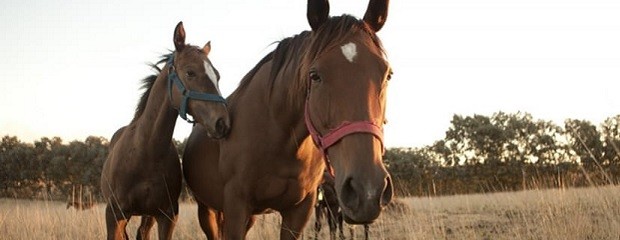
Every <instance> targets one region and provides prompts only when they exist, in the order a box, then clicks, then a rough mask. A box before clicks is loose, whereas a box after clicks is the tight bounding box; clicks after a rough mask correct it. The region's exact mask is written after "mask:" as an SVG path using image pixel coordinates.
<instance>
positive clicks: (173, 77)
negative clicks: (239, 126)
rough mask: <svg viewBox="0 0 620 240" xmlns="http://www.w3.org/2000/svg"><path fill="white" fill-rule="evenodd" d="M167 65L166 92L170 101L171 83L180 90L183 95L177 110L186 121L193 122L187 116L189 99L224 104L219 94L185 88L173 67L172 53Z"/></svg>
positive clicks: (224, 100)
mask: <svg viewBox="0 0 620 240" xmlns="http://www.w3.org/2000/svg"><path fill="white" fill-rule="evenodd" d="M168 66H169V67H170V69H169V71H168V94H169V96H170V101H172V86H173V85H174V86H176V87H177V89H179V92H181V95H182V96H183V98H182V99H181V106H179V109H178V110H179V116H181V118H183V120H185V121H187V122H188V123H195V121H194V120H190V119H188V118H187V103H188V102H189V100H190V99H196V100H201V101H210V102H219V103H223V104H226V99H224V98H223V97H222V96H220V95H217V94H211V93H202V92H196V91H192V90H188V89H187V88H185V85H183V82H181V79H179V76H178V75H177V72H176V70H175V68H174V56H173V55H171V56H170V59H169V60H168Z"/></svg>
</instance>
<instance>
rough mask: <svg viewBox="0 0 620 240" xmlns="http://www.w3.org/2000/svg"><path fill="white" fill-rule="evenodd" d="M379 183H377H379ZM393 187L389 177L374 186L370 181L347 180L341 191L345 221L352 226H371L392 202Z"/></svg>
mask: <svg viewBox="0 0 620 240" xmlns="http://www.w3.org/2000/svg"><path fill="white" fill-rule="evenodd" d="M377 182H379V181H375V182H374V183H377ZM392 196H393V186H392V179H391V177H390V176H389V175H387V176H386V177H385V178H383V179H381V180H380V184H373V182H371V181H368V179H361V178H360V179H355V178H347V179H346V180H345V181H344V183H343V185H342V187H341V191H340V199H339V200H340V203H341V207H342V210H343V213H344V217H345V221H346V222H347V223H350V224H370V223H372V222H374V221H375V220H376V219H377V218H378V217H379V214H380V213H381V210H382V209H383V207H385V206H387V204H389V203H390V202H391V201H392Z"/></svg>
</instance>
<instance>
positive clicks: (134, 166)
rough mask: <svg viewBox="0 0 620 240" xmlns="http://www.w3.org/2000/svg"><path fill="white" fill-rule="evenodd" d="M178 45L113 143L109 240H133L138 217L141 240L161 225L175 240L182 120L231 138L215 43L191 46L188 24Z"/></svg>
mask: <svg viewBox="0 0 620 240" xmlns="http://www.w3.org/2000/svg"><path fill="white" fill-rule="evenodd" d="M173 40H174V46H175V51H174V53H173V54H171V55H169V56H167V59H163V60H161V61H160V62H159V63H163V62H166V66H164V68H163V69H161V70H160V69H159V68H157V65H153V67H154V68H155V69H156V70H157V71H158V74H159V75H158V76H151V77H148V78H146V79H145V80H144V88H146V90H145V92H144V94H143V95H142V98H141V99H140V103H139V104H138V107H137V110H136V114H135V116H134V118H133V120H132V121H131V123H129V125H127V126H125V127H122V128H121V129H119V130H118V131H117V132H116V133H114V136H113V137H112V141H111V142H110V151H109V155H108V158H107V160H106V162H105V164H104V167H103V171H102V174H101V189H102V192H103V196H104V197H105V199H106V201H107V207H106V225H107V231H108V239H122V238H125V239H127V233H126V232H125V226H126V225H127V222H128V221H129V219H130V217H131V216H132V215H142V216H143V217H142V224H141V226H140V229H139V230H138V234H137V235H138V239H145V238H148V234H149V230H150V228H151V227H152V226H153V224H154V221H155V220H156V221H157V223H158V231H159V238H160V239H170V238H171V236H172V230H173V228H174V225H175V222H176V219H177V213H178V198H179V194H180V192H181V181H182V176H181V164H180V161H179V155H178V153H177V150H176V148H175V146H174V145H173V143H172V134H173V131H174V126H175V123H176V120H177V116H179V115H181V117H182V118H183V119H186V120H187V116H186V114H187V113H189V114H190V115H192V116H193V117H194V120H195V121H196V123H198V125H199V126H202V127H203V129H207V131H206V134H205V135H208V136H210V137H213V138H222V137H224V136H226V134H227V132H228V129H229V126H230V120H229V116H228V110H227V108H226V105H225V100H224V99H223V98H222V97H221V95H220V92H219V89H218V80H219V76H218V73H217V71H216V70H215V68H213V65H212V64H211V62H210V61H209V59H208V57H207V55H208V54H209V51H210V49H211V46H210V43H207V44H206V45H205V46H204V47H203V48H202V49H201V48H198V47H195V46H191V45H186V44H185V30H184V29H183V24H182V22H179V24H178V25H177V27H176V28H175V30H174V38H173ZM190 99H195V100H201V101H195V100H193V101H190ZM188 121H190V120H188ZM202 133H203V134H204V132H202Z"/></svg>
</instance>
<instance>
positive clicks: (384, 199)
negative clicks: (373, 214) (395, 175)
mask: <svg viewBox="0 0 620 240" xmlns="http://www.w3.org/2000/svg"><path fill="white" fill-rule="evenodd" d="M386 181H387V184H386V186H385V189H384V190H383V194H381V206H382V207H385V206H387V205H388V204H390V202H392V197H393V196H394V186H392V178H391V177H390V176H388V177H387V178H386Z"/></svg>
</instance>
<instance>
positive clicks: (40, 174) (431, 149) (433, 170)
mask: <svg viewBox="0 0 620 240" xmlns="http://www.w3.org/2000/svg"><path fill="white" fill-rule="evenodd" d="M450 123H451V126H450V127H449V129H448V130H447V131H446V134H445V138H444V139H441V140H438V141H436V142H434V143H433V144H431V145H428V146H423V147H417V148H390V149H388V150H387V151H386V154H385V156H384V161H385V164H386V166H387V167H388V171H389V172H390V174H391V175H392V176H393V179H394V185H395V186H396V190H397V193H398V194H399V195H415V196H427V195H444V194H467V193H481V192H495V191H507V190H522V189H528V188H547V187H579V186H592V185H602V184H615V183H616V182H617V181H618V176H620V175H619V174H620V154H619V153H620V149H619V147H620V130H619V126H618V125H619V123H620V115H617V116H615V117H610V118H607V119H606V120H605V121H604V122H603V123H601V124H600V125H599V126H595V125H594V124H592V123H591V122H589V121H585V120H575V119H567V120H566V121H565V122H564V125H563V126H559V125H557V124H554V123H553V122H551V121H543V120H535V119H533V117H532V116H531V115H530V114H528V113H520V112H519V113H503V112H498V113H494V114H492V115H491V116H484V115H473V116H461V115H454V116H453V117H452V120H451V122H450ZM108 144H109V142H108V140H107V139H106V138H103V137H95V136H90V137H87V138H86V139H85V140H84V141H71V142H68V143H64V142H63V140H62V139H61V138H59V137H53V138H47V137H43V138H41V139H40V140H36V141H34V143H25V142H22V141H20V140H19V139H18V138H17V137H16V136H4V137H2V141H1V142H0V197H17V198H39V199H55V200H64V199H68V197H69V196H71V195H72V194H73V191H74V189H75V187H76V186H80V187H83V189H85V190H84V192H85V193H86V194H92V195H93V196H94V197H95V198H96V199H97V198H99V193H100V186H99V177H100V174H101V169H102V167H103V162H104V161H105V159H106V156H107V154H108ZM175 145H176V146H177V148H178V150H179V153H180V154H182V153H183V149H184V146H185V142H184V141H183V142H181V141H178V140H175ZM187 193H188V192H187V191H184V193H183V197H188V195H187Z"/></svg>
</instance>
